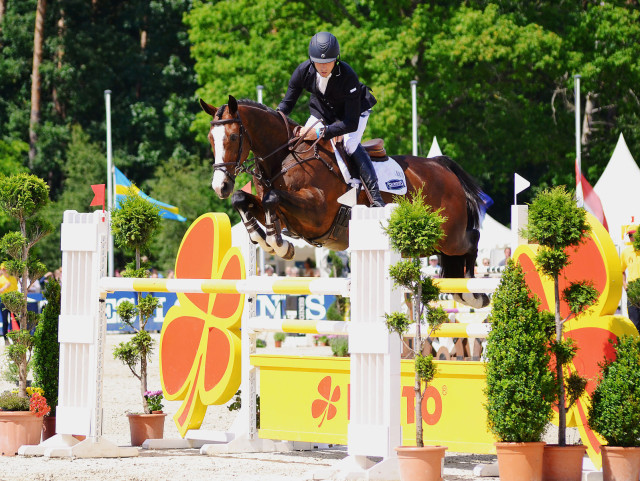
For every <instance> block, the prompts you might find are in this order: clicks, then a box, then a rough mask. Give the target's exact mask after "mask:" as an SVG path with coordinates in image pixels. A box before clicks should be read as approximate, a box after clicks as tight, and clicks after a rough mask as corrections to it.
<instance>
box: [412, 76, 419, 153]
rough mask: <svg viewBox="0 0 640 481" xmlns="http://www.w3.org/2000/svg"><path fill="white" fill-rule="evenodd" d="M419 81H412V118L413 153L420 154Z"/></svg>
mask: <svg viewBox="0 0 640 481" xmlns="http://www.w3.org/2000/svg"><path fill="white" fill-rule="evenodd" d="M417 86H418V81H417V80H412V81H411V118H412V127H413V129H412V130H413V147H412V149H411V153H412V154H413V155H418V99H417V96H418V94H417V92H418V90H417V88H418V87H417Z"/></svg>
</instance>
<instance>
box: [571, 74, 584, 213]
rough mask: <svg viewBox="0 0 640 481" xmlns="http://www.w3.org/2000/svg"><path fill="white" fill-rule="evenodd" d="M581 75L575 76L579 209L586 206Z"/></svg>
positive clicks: (577, 195)
mask: <svg viewBox="0 0 640 481" xmlns="http://www.w3.org/2000/svg"><path fill="white" fill-rule="evenodd" d="M580 78H581V77H580V75H574V76H573V80H574V86H575V97H576V170H577V172H576V183H577V185H576V202H577V204H578V207H583V206H584V196H583V191H582V158H581V152H580V151H581V145H580Z"/></svg>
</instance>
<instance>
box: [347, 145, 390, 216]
mask: <svg viewBox="0 0 640 481" xmlns="http://www.w3.org/2000/svg"><path fill="white" fill-rule="evenodd" d="M351 158H352V159H353V160H354V162H355V163H356V165H357V166H358V170H359V171H360V178H361V179H362V182H364V185H365V187H366V188H367V190H368V191H369V194H370V195H371V200H372V201H373V202H372V204H371V207H384V206H385V203H384V200H382V196H381V195H380V189H379V188H378V177H377V176H376V171H375V170H374V168H373V164H372V163H371V159H370V158H369V154H367V151H366V150H364V147H363V146H362V145H358V147H357V148H356V150H355V151H354V152H353V154H351Z"/></svg>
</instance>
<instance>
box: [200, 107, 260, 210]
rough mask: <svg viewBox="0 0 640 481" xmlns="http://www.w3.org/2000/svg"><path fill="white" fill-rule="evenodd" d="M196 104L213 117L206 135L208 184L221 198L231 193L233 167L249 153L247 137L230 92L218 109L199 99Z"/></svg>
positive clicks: (234, 170)
mask: <svg viewBox="0 0 640 481" xmlns="http://www.w3.org/2000/svg"><path fill="white" fill-rule="evenodd" d="M200 106H201V107H202V109H203V110H204V111H205V112H207V113H208V114H209V115H211V117H213V120H212V121H211V128H210V129H209V135H208V138H209V143H210V144H211V149H212V150H213V157H214V164H213V179H212V180H211V187H212V188H213V190H215V191H216V194H218V196H219V197H220V198H221V199H226V198H227V197H229V195H230V194H231V192H233V187H234V184H235V176H236V174H237V169H238V168H239V167H240V165H241V164H242V163H243V162H244V161H245V160H247V157H248V156H249V151H250V150H251V145H250V140H249V136H248V134H247V131H246V130H245V128H244V126H243V125H242V119H241V118H240V114H239V112H238V102H237V100H236V99H235V98H234V97H232V96H231V95H230V96H229V103H228V104H227V105H223V106H222V107H220V108H216V107H214V106H213V105H209V104H208V103H206V102H205V101H204V100H202V99H200Z"/></svg>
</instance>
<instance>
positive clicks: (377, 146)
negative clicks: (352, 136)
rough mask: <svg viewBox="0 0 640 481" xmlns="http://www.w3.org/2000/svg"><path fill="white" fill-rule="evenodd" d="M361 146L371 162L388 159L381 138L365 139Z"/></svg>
mask: <svg viewBox="0 0 640 481" xmlns="http://www.w3.org/2000/svg"><path fill="white" fill-rule="evenodd" d="M362 146H363V147H364V150H366V151H367V153H368V154H369V157H371V160H372V161H373V162H384V161H385V160H387V159H389V156H388V155H387V151H386V150H385V149H384V140H382V139H371V140H367V141H366V142H362Z"/></svg>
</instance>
